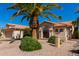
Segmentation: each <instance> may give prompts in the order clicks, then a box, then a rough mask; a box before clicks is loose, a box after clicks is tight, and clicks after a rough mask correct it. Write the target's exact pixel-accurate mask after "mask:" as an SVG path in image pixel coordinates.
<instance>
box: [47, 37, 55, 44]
mask: <svg viewBox="0 0 79 59" xmlns="http://www.w3.org/2000/svg"><path fill="white" fill-rule="evenodd" d="M55 40H56V36H51V37H50V38H49V39H48V42H49V43H52V44H55Z"/></svg>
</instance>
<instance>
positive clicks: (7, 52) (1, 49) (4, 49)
mask: <svg viewBox="0 0 79 59" xmlns="http://www.w3.org/2000/svg"><path fill="white" fill-rule="evenodd" d="M9 42H10V41H0V55H1V56H70V55H72V54H71V52H70V50H72V49H73V46H74V45H75V44H76V41H75V40H74V41H73V40H68V41H67V42H64V43H63V44H62V45H61V47H60V48H56V47H54V46H52V45H50V44H49V43H47V40H39V42H40V43H41V44H42V49H41V50H36V51H32V52H24V51H21V50H20V49H19V45H20V40H17V41H15V42H13V43H12V44H9Z"/></svg>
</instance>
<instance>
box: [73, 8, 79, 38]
mask: <svg viewBox="0 0 79 59" xmlns="http://www.w3.org/2000/svg"><path fill="white" fill-rule="evenodd" d="M76 12H77V13H79V7H78V8H77V9H76ZM72 23H73V24H74V26H75V28H74V34H73V38H79V31H78V28H79V17H78V18H77V19H76V20H75V21H73V22H72Z"/></svg>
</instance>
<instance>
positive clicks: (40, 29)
mask: <svg viewBox="0 0 79 59" xmlns="http://www.w3.org/2000/svg"><path fill="white" fill-rule="evenodd" d="M39 39H43V28H42V27H40V28H39Z"/></svg>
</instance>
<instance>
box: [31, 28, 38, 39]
mask: <svg viewBox="0 0 79 59" xmlns="http://www.w3.org/2000/svg"><path fill="white" fill-rule="evenodd" d="M32 37H33V38H34V39H37V31H36V29H33V30H32Z"/></svg>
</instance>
